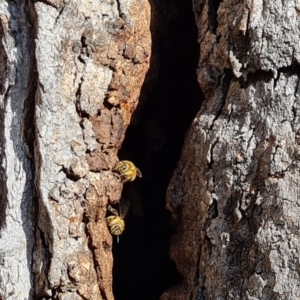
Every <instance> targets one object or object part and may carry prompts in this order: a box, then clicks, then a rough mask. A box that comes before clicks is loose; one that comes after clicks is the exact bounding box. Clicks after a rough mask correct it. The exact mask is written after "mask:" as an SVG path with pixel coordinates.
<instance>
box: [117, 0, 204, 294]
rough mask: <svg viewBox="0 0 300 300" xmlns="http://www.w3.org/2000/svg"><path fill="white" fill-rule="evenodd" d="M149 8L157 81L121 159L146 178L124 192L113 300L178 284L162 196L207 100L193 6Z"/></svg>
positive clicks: (176, 4) (136, 117)
mask: <svg viewBox="0 0 300 300" xmlns="http://www.w3.org/2000/svg"><path fill="white" fill-rule="evenodd" d="M151 5H152V21H151V23H152V24H151V31H152V39H153V46H152V57H153V61H155V60H156V64H155V63H153V65H151V66H150V70H149V73H148V74H149V77H150V76H153V73H155V72H157V71H158V76H157V78H156V81H155V83H154V84H153V85H152V90H151V91H149V89H147V91H144V92H143V91H142V95H141V96H142V97H143V98H146V99H147V100H146V101H144V102H141V103H140V105H139V107H138V108H137V110H136V114H135V115H134V116H133V119H132V120H133V122H132V124H131V125H130V126H129V128H128V130H127V133H126V137H125V140H124V143H123V146H122V149H121V150H120V152H119V159H120V160H122V159H126V160H130V161H132V162H134V164H135V165H136V166H137V167H139V168H140V169H141V171H142V174H143V178H142V179H136V181H134V182H133V183H126V184H125V185H124V189H123V195H122V196H123V197H124V198H127V199H129V200H130V202H131V208H132V209H131V210H130V212H129V214H128V216H127V217H126V219H125V222H126V229H125V231H124V233H123V234H122V235H121V236H120V241H119V243H116V240H115V242H114V247H113V249H114V250H113V251H114V274H113V280H114V282H113V283H114V295H115V298H116V300H135V299H139V300H140V299H149V300H155V299H159V298H160V296H161V294H162V293H163V292H164V291H165V290H166V289H168V288H169V287H171V286H173V285H176V284H178V283H179V282H180V281H181V277H180V275H179V274H178V272H177V270H176V267H175V265H174V263H173V262H172V261H170V259H169V242H170V238H171V236H172V234H173V233H174V229H173V228H172V227H171V226H170V220H169V219H170V214H169V212H168V211H167V210H166V209H165V194H166V189H167V186H168V183H169V181H170V179H171V177H172V173H173V171H174V170H175V168H176V164H177V162H178V160H179V158H180V153H181V149H182V146H183V141H184V135H185V133H186V131H187V129H188V127H189V125H190V123H191V121H192V120H193V118H194V117H195V115H196V113H197V112H198V110H199V108H200V104H201V100H202V99H203V94H202V92H201V90H200V88H199V85H198V82H197V78H196V69H197V62H198V59H199V47H198V44H197V28H196V25H195V21H194V16H193V10H192V5H191V3H189V2H182V1H180V0H177V1H172V2H170V1H161V0H159V1H158V0H154V1H152V3H151ZM155 65H159V70H158V68H156V66H155ZM144 90H146V88H145V89H144ZM143 93H144V95H143Z"/></svg>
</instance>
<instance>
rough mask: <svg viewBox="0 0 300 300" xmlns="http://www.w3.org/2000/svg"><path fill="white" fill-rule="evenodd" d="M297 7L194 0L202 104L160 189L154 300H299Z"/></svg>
mask: <svg viewBox="0 0 300 300" xmlns="http://www.w3.org/2000/svg"><path fill="white" fill-rule="evenodd" d="M299 11H300V7H299V3H298V1H284V2H283V1H256V0H253V1H250V0H249V1H232V0H224V1H221V2H219V1H197V0H194V12H195V17H196V22H197V25H198V28H199V44H200V51H201V55H200V59H199V67H198V72H197V74H198V81H199V84H200V86H201V88H202V90H203V91H204V93H205V97H206V100H205V102H204V103H203V105H202V108H201V110H200V112H199V113H198V114H197V116H196V117H195V119H194V121H193V123H192V125H191V128H190V130H189V132H188V135H187V137H186V141H185V145H184V148H183V151H182V156H181V159H180V162H179V165H178V168H177V170H176V172H175V173H174V175H173V178H172V181H171V183H170V185H169V188H168V192H167V207H168V208H169V210H170V211H171V212H172V215H173V219H174V220H175V221H176V222H177V226H178V227H177V233H176V234H175V236H174V237H173V239H172V245H171V250H170V254H171V257H172V258H173V259H174V260H175V262H176V265H177V268H178V270H179V272H180V273H181V275H182V277H183V279H184V280H183V282H182V284H181V285H179V286H175V287H173V288H171V289H170V290H168V291H166V292H165V294H164V295H163V296H162V298H161V299H163V300H166V299H178V300H179V299H299V298H300V289H299V279H300V278H299V275H300V272H299V220H298V215H299V213H300V209H299V197H298V194H299V186H300V185H299V184H300V177H299V158H300V157H299V150H300V148H299V132H300V131H299V129H300V123H299V116H300V110H299V109H300V100H299V88H298V86H299V71H300V69H299V59H300V56H299V55H300V50H299Z"/></svg>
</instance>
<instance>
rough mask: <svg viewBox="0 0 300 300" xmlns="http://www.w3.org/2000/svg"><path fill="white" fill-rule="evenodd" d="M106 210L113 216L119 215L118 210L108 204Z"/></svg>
mask: <svg viewBox="0 0 300 300" xmlns="http://www.w3.org/2000/svg"><path fill="white" fill-rule="evenodd" d="M107 210H109V211H110V212H111V213H113V214H114V215H115V216H119V214H118V212H117V211H116V210H115V209H114V208H113V207H111V206H110V205H108V207H107Z"/></svg>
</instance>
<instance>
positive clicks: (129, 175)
mask: <svg viewBox="0 0 300 300" xmlns="http://www.w3.org/2000/svg"><path fill="white" fill-rule="evenodd" d="M114 171H116V172H118V173H119V174H120V175H121V178H122V182H123V183H125V182H127V181H133V180H134V179H135V178H136V176H138V177H141V178H142V172H141V171H140V169H139V168H137V167H136V166H135V165H134V164H133V163H132V162H131V161H129V160H120V161H119V162H117V164H116V166H115V167H114Z"/></svg>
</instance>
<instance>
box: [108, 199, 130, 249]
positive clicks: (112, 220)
mask: <svg viewBox="0 0 300 300" xmlns="http://www.w3.org/2000/svg"><path fill="white" fill-rule="evenodd" d="M119 207H120V215H119V213H118V211H117V210H116V209H114V208H113V207H111V206H110V205H108V207H107V210H109V211H110V212H111V213H112V214H113V215H112V216H109V217H106V223H107V226H108V228H109V232H110V233H111V234H113V235H116V236H117V242H118V243H119V235H121V234H122V233H123V231H124V230H125V221H124V218H125V216H126V213H127V211H128V209H129V202H128V201H127V199H121V201H120V203H119Z"/></svg>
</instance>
